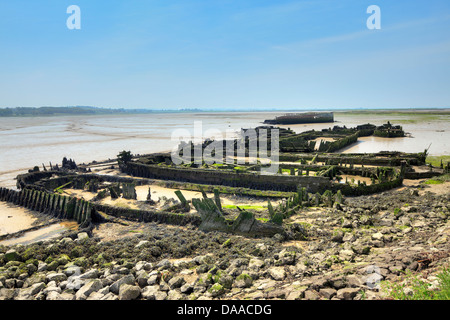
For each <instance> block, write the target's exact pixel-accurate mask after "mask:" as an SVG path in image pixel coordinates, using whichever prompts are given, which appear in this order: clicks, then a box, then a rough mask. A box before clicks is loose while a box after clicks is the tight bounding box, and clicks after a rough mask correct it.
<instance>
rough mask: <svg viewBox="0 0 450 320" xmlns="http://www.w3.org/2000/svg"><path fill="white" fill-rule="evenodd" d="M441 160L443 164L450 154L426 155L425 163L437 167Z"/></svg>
mask: <svg viewBox="0 0 450 320" xmlns="http://www.w3.org/2000/svg"><path fill="white" fill-rule="evenodd" d="M441 161H442V163H443V165H444V166H445V164H446V163H447V162H450V156H427V160H426V163H428V164H431V165H432V166H433V167H439V166H440V165H441Z"/></svg>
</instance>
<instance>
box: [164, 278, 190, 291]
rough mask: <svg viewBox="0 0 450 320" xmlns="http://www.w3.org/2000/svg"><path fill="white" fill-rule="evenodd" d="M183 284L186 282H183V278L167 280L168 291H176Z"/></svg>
mask: <svg viewBox="0 0 450 320" xmlns="http://www.w3.org/2000/svg"><path fill="white" fill-rule="evenodd" d="M185 283H186V280H184V278H183V277H173V278H172V279H170V280H169V283H168V285H169V287H170V289H176V288H180V287H181V286H182V285H184V284H185Z"/></svg>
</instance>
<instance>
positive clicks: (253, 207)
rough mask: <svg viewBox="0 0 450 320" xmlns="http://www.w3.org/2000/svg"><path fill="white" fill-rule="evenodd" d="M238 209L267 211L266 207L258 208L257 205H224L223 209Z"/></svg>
mask: <svg viewBox="0 0 450 320" xmlns="http://www.w3.org/2000/svg"><path fill="white" fill-rule="evenodd" d="M237 207H239V208H241V209H242V210H267V207H266V206H256V205H243V206H240V205H238V206H236V205H234V204H227V205H222V208H225V209H237Z"/></svg>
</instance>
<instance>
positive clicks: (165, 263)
mask: <svg viewBox="0 0 450 320" xmlns="http://www.w3.org/2000/svg"><path fill="white" fill-rule="evenodd" d="M171 266H172V263H171V262H170V261H169V260H168V259H163V260H161V261H160V262H158V263H157V264H156V267H157V268H159V269H161V270H165V269H170V267H171Z"/></svg>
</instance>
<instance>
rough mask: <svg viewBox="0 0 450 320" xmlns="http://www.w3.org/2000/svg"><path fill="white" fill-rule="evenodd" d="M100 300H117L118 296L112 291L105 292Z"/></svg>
mask: <svg viewBox="0 0 450 320" xmlns="http://www.w3.org/2000/svg"><path fill="white" fill-rule="evenodd" d="M100 300H104V301H105V300H108V301H114V300H119V298H118V297H117V296H116V295H115V294H114V293H112V292H109V293H107V294H105V295H104V296H103V297H102V298H101V299H100Z"/></svg>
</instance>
